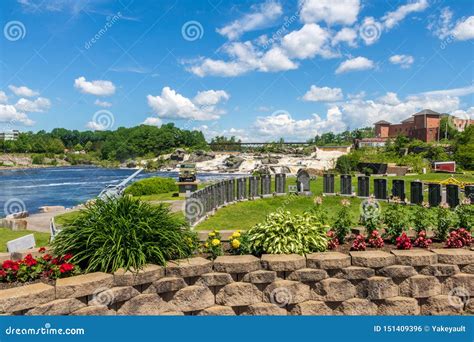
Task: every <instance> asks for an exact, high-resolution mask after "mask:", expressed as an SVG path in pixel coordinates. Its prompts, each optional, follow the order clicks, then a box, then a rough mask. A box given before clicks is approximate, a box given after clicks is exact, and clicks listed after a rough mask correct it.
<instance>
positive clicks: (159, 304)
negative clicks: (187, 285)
mask: <svg viewBox="0 0 474 342" xmlns="http://www.w3.org/2000/svg"><path fill="white" fill-rule="evenodd" d="M172 311H175V308H174V307H173V306H172V305H170V304H169V303H167V302H165V301H164V300H163V299H161V297H160V296H158V295H157V294H156V293H150V294H140V295H138V296H135V297H133V298H132V299H130V300H129V301H127V302H125V303H124V304H123V305H122V306H121V307H120V309H119V310H118V311H117V314H118V315H127V316H128V315H133V316H151V315H159V314H161V313H164V312H172Z"/></svg>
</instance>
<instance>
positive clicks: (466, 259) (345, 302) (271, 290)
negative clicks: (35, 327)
mask: <svg viewBox="0 0 474 342" xmlns="http://www.w3.org/2000/svg"><path fill="white" fill-rule="evenodd" d="M458 296H461V297H467V296H474V251H470V250H466V249H462V250H461V249H435V250H432V251H428V250H410V251H392V253H385V252H382V251H369V252H351V253H350V255H347V254H342V253H338V252H326V253H314V254H310V255H307V256H306V257H304V256H299V255H263V256H262V257H261V258H256V257H254V256H251V255H243V256H222V257H218V258H217V259H216V260H215V261H214V262H212V261H209V260H206V259H203V258H200V257H197V258H191V259H186V260H178V261H172V262H169V263H168V265H167V267H166V268H164V267H161V266H156V265H148V266H147V267H145V268H144V269H143V270H141V271H139V272H138V273H131V272H123V271H121V270H119V271H117V272H115V273H114V274H105V273H100V272H98V273H89V274H85V275H80V276H75V277H70V278H65V279H59V280H58V281H57V282H56V285H55V286H50V285H46V284H43V283H39V284H33V285H27V286H22V287H18V288H13V289H7V290H1V291H0V310H1V312H2V313H3V314H14V315H419V314H423V315H447V314H455V315H460V314H473V313H474V301H466V300H464V301H462V300H461V299H460V298H459V297H458Z"/></svg>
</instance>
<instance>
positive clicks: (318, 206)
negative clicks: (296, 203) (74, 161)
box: [308, 196, 329, 224]
mask: <svg viewBox="0 0 474 342" xmlns="http://www.w3.org/2000/svg"><path fill="white" fill-rule="evenodd" d="M313 203H314V206H313V207H312V208H311V209H309V210H308V212H309V213H310V214H311V215H312V216H314V218H315V219H316V220H317V221H318V222H321V223H322V224H328V221H329V215H328V212H327V210H326V209H324V206H323V198H322V197H320V196H316V197H315V198H314V201H313Z"/></svg>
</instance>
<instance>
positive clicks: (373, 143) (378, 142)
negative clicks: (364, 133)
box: [355, 138, 387, 148]
mask: <svg viewBox="0 0 474 342" xmlns="http://www.w3.org/2000/svg"><path fill="white" fill-rule="evenodd" d="M386 142H387V139H384V138H364V139H356V140H355V145H356V147H357V148H361V147H384V146H385V143H386Z"/></svg>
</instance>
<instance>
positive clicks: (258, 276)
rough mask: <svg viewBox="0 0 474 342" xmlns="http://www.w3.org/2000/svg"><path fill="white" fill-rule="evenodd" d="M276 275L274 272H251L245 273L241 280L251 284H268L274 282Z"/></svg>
mask: <svg viewBox="0 0 474 342" xmlns="http://www.w3.org/2000/svg"><path fill="white" fill-rule="evenodd" d="M276 277H277V274H276V272H275V271H265V270H260V271H253V272H250V273H247V274H246V275H244V277H243V278H242V281H244V282H247V283H252V284H269V283H273V282H274V281H275V280H276Z"/></svg>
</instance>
